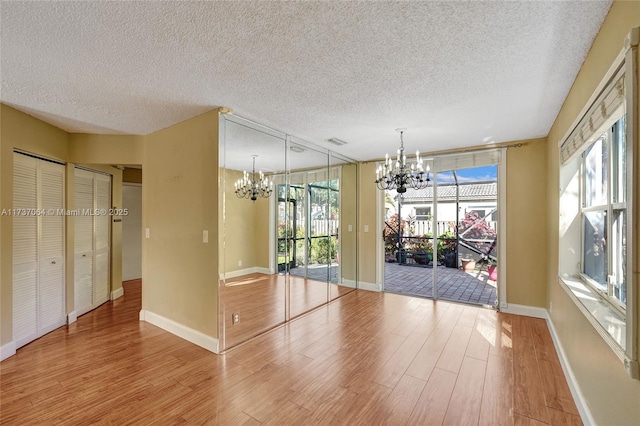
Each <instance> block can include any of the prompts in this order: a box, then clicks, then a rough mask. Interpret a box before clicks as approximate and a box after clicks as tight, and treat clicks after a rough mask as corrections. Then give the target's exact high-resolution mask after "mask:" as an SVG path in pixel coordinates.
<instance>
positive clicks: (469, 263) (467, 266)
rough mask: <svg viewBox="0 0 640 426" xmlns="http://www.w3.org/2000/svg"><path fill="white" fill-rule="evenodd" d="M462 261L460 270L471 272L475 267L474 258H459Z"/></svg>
mask: <svg viewBox="0 0 640 426" xmlns="http://www.w3.org/2000/svg"><path fill="white" fill-rule="evenodd" d="M460 261H461V262H462V270H463V271H465V272H471V271H473V270H474V269H476V261H475V259H460Z"/></svg>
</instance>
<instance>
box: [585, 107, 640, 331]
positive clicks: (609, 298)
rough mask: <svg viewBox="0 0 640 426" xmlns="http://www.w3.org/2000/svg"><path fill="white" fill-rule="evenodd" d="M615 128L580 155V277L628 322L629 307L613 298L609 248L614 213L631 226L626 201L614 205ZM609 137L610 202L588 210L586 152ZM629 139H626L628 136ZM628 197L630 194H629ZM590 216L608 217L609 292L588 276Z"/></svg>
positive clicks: (606, 132) (610, 129)
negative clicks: (620, 212) (586, 250)
mask: <svg viewBox="0 0 640 426" xmlns="http://www.w3.org/2000/svg"><path fill="white" fill-rule="evenodd" d="M624 116H626V114H623V115H622V116H620V117H617V118H616V119H615V122H614V124H615V123H617V122H618V121H619V120H620V119H622V118H623V117H624ZM612 127H613V125H612V126H609V127H608V128H607V130H606V131H605V132H604V133H602V134H601V135H599V136H598V137H597V138H596V140H595V142H593V143H592V144H589V146H587V147H586V149H585V150H584V151H583V152H582V154H581V155H580V169H581V170H580V181H581V182H580V204H581V222H582V223H581V233H582V235H581V249H582V253H581V259H582V264H581V271H580V273H579V276H580V278H581V279H582V280H583V281H584V282H585V283H586V284H587V285H588V286H589V287H591V289H592V290H593V291H595V292H597V293H598V294H599V295H600V297H601V298H602V300H603V301H604V302H606V303H607V304H609V306H610V307H611V308H612V309H614V310H615V311H616V312H617V313H618V314H619V315H620V316H621V317H622V318H625V316H626V310H627V306H626V304H625V303H622V301H620V300H619V299H617V298H616V297H615V296H614V295H613V282H612V280H613V279H616V277H615V275H614V274H613V273H612V270H611V268H612V267H613V265H614V262H613V259H614V253H613V251H614V248H613V245H612V244H610V242H611V241H612V240H613V212H614V210H624V211H625V215H626V217H627V226H628V225H629V223H628V220H629V217H628V212H627V203H626V199H625V202H614V200H613V189H614V188H613V181H614V179H613V167H612V166H613V161H614V157H613V155H612V154H613V149H612V146H613V145H612V143H613V131H612ZM604 135H606V138H604V139H605V142H606V152H607V158H608V160H609V161H607V202H606V203H605V204H597V205H591V206H586V196H587V188H586V186H587V173H586V164H585V163H586V153H587V150H588V149H589V148H590V147H591V146H593V145H594V144H596V143H597V142H598V141H599V140H600V139H602V137H603V136H604ZM625 136H626V135H625ZM625 144H626V145H627V149H629V141H627V140H626V138H625ZM627 196H628V193H627ZM590 212H605V213H606V215H607V223H606V230H607V236H608V237H607V238H608V240H607V265H608V271H607V272H608V273H607V288H606V290H605V289H603V288H602V287H601V285H600V283H598V282H597V281H595V280H594V279H593V278H592V277H590V276H589V275H587V274H586V273H585V272H584V256H585V253H584V246H585V235H584V227H585V221H586V220H587V219H586V215H585V213H590ZM624 275H625V283H626V286H627V287H628V286H629V285H630V283H631V274H630V272H629V268H627V269H626V270H625V272H624Z"/></svg>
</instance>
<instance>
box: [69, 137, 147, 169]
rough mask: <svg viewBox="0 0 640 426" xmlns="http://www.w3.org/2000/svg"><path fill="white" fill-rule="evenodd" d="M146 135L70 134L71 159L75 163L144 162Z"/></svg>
mask: <svg viewBox="0 0 640 426" xmlns="http://www.w3.org/2000/svg"><path fill="white" fill-rule="evenodd" d="M144 139H145V136H137V135H91V134H85V133H73V134H71V135H69V161H71V162H74V163H99V164H114V165H115V164H142V151H143V146H144Z"/></svg>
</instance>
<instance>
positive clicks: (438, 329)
mask: <svg viewBox="0 0 640 426" xmlns="http://www.w3.org/2000/svg"><path fill="white" fill-rule="evenodd" d="M139 310H140V284H139V283H131V282H130V283H127V284H126V285H125V295H124V297H122V298H120V299H118V300H116V301H114V302H108V303H106V304H104V305H103V306H101V307H99V308H98V309H96V310H95V311H93V312H90V313H88V314H86V315H84V316H82V317H80V318H79V319H78V321H77V322H76V323H74V324H72V325H71V326H69V327H62V328H60V329H58V330H55V331H53V332H52V333H50V334H48V335H46V336H44V337H42V338H41V339H39V340H37V341H35V342H32V343H31V344H29V345H27V346H25V347H23V348H20V349H18V351H17V354H16V355H15V356H13V357H11V358H8V359H6V360H5V361H3V362H2V363H0V423H2V424H7V425H13V424H15V425H25V424H74V425H76V424H79V425H81V424H91V423H100V424H118V425H120V424H161V425H167V424H217V425H258V424H267V425H289V424H292V425H312V424H321V425H323V424H331V425H334V424H344V425H353V424H362V425H371V424H389V425H404V424H411V425H431V424H434V425H435V424H437V425H439V424H455V425H471V424H473V425H475V424H479V425H521V424H531V425H533V424H552V425H554V424H558V425H560V424H562V425H565V424H580V423H581V422H580V418H579V416H578V412H577V410H576V407H575V404H574V403H573V400H572V398H571V394H570V392H569V388H568V386H567V383H566V381H565V379H564V376H563V375H562V369H561V367H560V364H559V361H558V358H557V355H556V353H555V351H554V348H553V345H552V343H551V337H550V335H549V332H548V330H547V327H546V324H545V322H544V321H543V320H539V319H534V318H527V317H518V316H513V315H508V314H502V313H497V312H495V311H491V310H485V309H481V308H476V307H470V306H463V305H457V304H451V303H447V302H434V301H431V300H426V299H415V298H410V297H406V296H400V295H395V294H384V293H373V292H367V291H356V292H353V293H351V294H348V295H346V296H344V297H343V298H341V299H339V300H337V301H336V302H334V303H332V304H330V305H328V306H326V307H323V308H320V309H318V310H316V311H313V312H311V313H310V314H307V315H305V316H302V317H301V318H299V319H296V320H294V321H292V322H290V323H287V324H286V325H284V326H282V327H280V328H277V329H275V330H273V331H270V332H268V333H266V334H263V335H261V336H259V337H257V338H255V339H253V340H251V341H249V342H246V343H244V344H242V345H240V346H238V347H236V348H234V349H232V350H230V351H228V352H227V353H226V354H225V355H215V354H212V353H211V352H208V351H206V350H204V349H202V348H199V347H197V346H195V345H193V344H191V343H188V342H186V341H184V340H182V339H180V338H178V337H176V336H173V335H172V334H169V333H167V332H165V331H163V330H161V329H159V328H157V327H155V326H153V325H151V324H148V323H145V322H139V321H138V312H139Z"/></svg>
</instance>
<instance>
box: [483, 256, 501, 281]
mask: <svg viewBox="0 0 640 426" xmlns="http://www.w3.org/2000/svg"><path fill="white" fill-rule="evenodd" d="M480 264H481V265H486V266H487V272H488V273H489V279H490V280H491V281H498V262H497V261H496V259H495V258H494V257H491V256H488V255H487V256H483V257H482V259H481V260H480Z"/></svg>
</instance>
